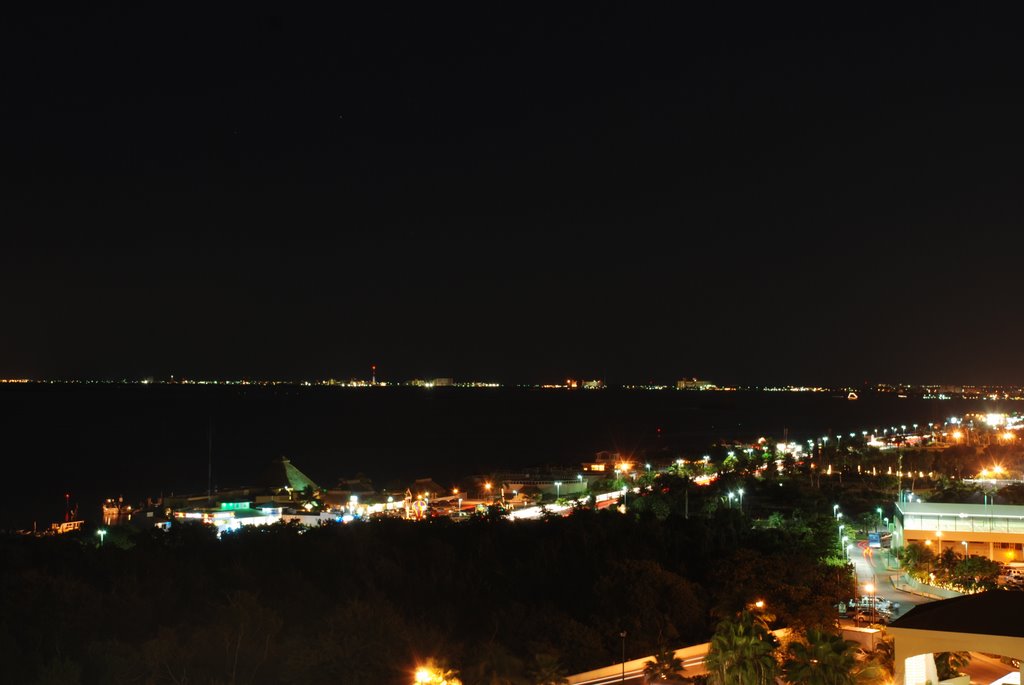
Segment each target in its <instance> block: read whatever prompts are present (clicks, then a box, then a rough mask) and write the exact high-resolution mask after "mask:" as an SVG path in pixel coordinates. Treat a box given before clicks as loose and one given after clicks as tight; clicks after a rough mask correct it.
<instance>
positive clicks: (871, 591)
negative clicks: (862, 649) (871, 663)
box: [864, 583, 877, 650]
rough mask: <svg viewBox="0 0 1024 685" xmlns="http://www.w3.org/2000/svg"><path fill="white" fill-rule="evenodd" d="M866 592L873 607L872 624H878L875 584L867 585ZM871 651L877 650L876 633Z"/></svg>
mask: <svg viewBox="0 0 1024 685" xmlns="http://www.w3.org/2000/svg"><path fill="white" fill-rule="evenodd" d="M864 590H865V591H866V592H867V593H868V597H869V598H870V602H869V603H870V606H871V622H872V623H875V622H877V619H876V617H875V606H876V605H875V584H874V583H868V584H867V585H865V586H864ZM871 649H872V650H874V649H875V634H874V633H871Z"/></svg>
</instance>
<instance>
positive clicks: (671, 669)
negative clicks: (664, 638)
mask: <svg viewBox="0 0 1024 685" xmlns="http://www.w3.org/2000/svg"><path fill="white" fill-rule="evenodd" d="M684 670H685V669H684V668H683V660H682V659H680V658H679V657H677V656H676V652H675V650H674V649H671V648H669V647H662V648H661V649H659V650H658V653H657V654H655V655H654V659H653V660H651V661H648V662H647V663H646V664H645V665H644V680H645V682H647V683H666V684H669V683H685V682H687V679H686V678H685V677H684V676H683V671H684Z"/></svg>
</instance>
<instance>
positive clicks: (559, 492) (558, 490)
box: [555, 480, 562, 499]
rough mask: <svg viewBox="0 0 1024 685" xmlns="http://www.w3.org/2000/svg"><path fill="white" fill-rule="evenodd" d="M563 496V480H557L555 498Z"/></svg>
mask: <svg viewBox="0 0 1024 685" xmlns="http://www.w3.org/2000/svg"><path fill="white" fill-rule="evenodd" d="M561 496H562V481H560V480H556V481H555V499H559V498H560V497H561Z"/></svg>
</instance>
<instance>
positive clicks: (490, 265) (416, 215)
mask: <svg viewBox="0 0 1024 685" xmlns="http://www.w3.org/2000/svg"><path fill="white" fill-rule="evenodd" d="M349 4H352V3H341V4H339V5H338V6H339V7H341V6H347V5H349ZM363 4H372V5H377V4H378V3H363ZM620 4H622V3H620ZM626 4H629V3H625V4H623V5H626ZM687 4H697V3H687ZM478 5H480V6H478V7H477V8H475V9H468V10H467V9H465V8H462V9H460V10H458V11H455V10H452V11H450V12H448V11H445V10H444V9H441V8H439V7H437V6H435V4H431V3H418V4H416V5H415V9H410V8H406V7H402V6H400V5H393V6H392V7H391V8H390V9H384V8H377V9H372V10H371V9H363V10H351V9H345V10H344V11H341V10H339V11H338V12H337V13H336V14H313V13H303V12H301V11H299V10H292V9H291V8H290V6H289V5H288V4H287V3H285V4H282V3H276V4H275V5H273V6H272V8H270V9H260V7H259V6H257V5H255V4H244V5H243V4H239V5H237V6H232V7H226V6H222V7H221V9H217V10H211V9H210V7H208V6H207V7H204V8H203V9H202V11H199V10H191V9H189V8H188V7H187V6H185V5H179V4H174V3H172V4H167V3H162V4H158V5H148V7H147V8H139V7H133V8H128V9H117V10H115V9H109V8H108V9H96V8H84V7H83V8H79V9H76V10H72V11H68V12H65V13H58V12H57V10H53V9H52V8H51V7H50V6H49V5H44V6H40V8H41V9H40V11H48V12H52V13H50V14H11V13H10V12H11V11H10V10H8V9H5V10H4V12H5V13H6V15H5V16H3V17H2V20H0V65H2V66H0V69H2V76H3V79H2V88H3V91H2V96H0V124H2V129H0V131H2V132H0V145H2V148H0V182H2V191H0V192H2V195H0V201H2V207H3V215H4V220H3V226H4V227H3V230H2V243H0V293H2V302H0V304H2V308H3V312H4V315H3V319H2V327H0V375H6V376H31V377H39V378H46V377H92V378H108V377H109V378H121V377H141V376H150V375H152V376H157V377H160V376H166V375H168V374H172V373H173V374H177V375H179V376H192V377H203V376H206V377H210V376H213V377H224V378H234V377H241V376H249V377H260V376H263V377H287V378H323V377H330V376H333V377H339V378H347V377H350V376H355V375H359V376H363V375H366V373H367V369H368V367H369V365H370V364H371V363H376V364H378V366H379V368H380V370H381V372H380V373H381V376H382V377H385V378H391V379H402V378H411V377H433V376H441V375H444V376H455V377H457V378H462V379H468V378H479V379H496V380H502V381H505V382H533V381H547V380H555V379H558V378H562V377H565V376H568V375H573V376H588V377H590V376H600V377H604V378H606V379H608V380H610V381H612V382H641V381H648V380H659V381H670V380H673V379H675V378H679V377H684V376H692V375H696V376H700V377H708V378H711V379H714V380H719V381H723V382H733V383H760V382H779V383H783V382H793V383H860V382H862V381H872V382H876V381H891V382H895V381H907V382H935V381H950V382H979V383H980V382H989V383H1000V382H1003V383H1010V382H1016V383H1021V382H1024V365H1022V364H1021V361H1020V357H1021V353H1020V350H1021V344H1020V341H1021V338H1022V334H1024V323H1022V321H1024V319H1022V317H1021V314H1020V307H1019V301H1020V295H1021V286H1020V283H1021V273H1020V257H1019V255H1020V247H1021V244H1022V242H1024V239H1022V238H1021V237H1020V226H1021V224H1022V218H1024V200H1022V198H1024V196H1022V192H1021V191H1022V180H1024V178H1022V177H1024V171H1022V168H1021V165H1022V160H1024V154H1022V153H1024V131H1022V127H1024V68H1022V67H1024V59H1022V58H1024V42H1022V41H1020V40H1019V22H1018V21H1017V18H1016V17H1010V16H1003V15H999V14H996V13H994V11H993V10H992V9H991V8H973V7H968V6H966V5H961V6H959V7H958V8H957V9H954V10H943V9H939V8H933V7H927V6H922V7H919V8H917V9H916V10H914V11H913V12H910V11H909V10H908V12H907V14H905V15H896V14H893V13H892V8H887V7H882V6H878V7H874V8H869V9H867V10H865V11H864V13H861V14H855V13H852V12H849V11H847V10H849V9H850V8H851V7H852V6H849V7H844V8H843V10H842V11H839V10H838V9H834V10H829V11H833V12H835V13H834V14H822V13H820V9H821V7H823V6H820V7H819V11H818V12H815V13H810V14H808V13H805V12H800V13H797V12H794V13H792V14H784V13H783V12H784V11H785V10H782V9H780V8H779V7H776V6H771V7H761V8H760V9H758V10H757V11H756V12H754V11H751V10H748V9H746V8H743V7H742V6H738V5H736V6H731V7H729V8H723V9H722V10H721V11H716V12H715V13H707V14H705V13H702V12H704V10H696V9H685V10H683V11H679V12H678V13H674V14H666V13H662V12H656V11H653V10H649V11H644V10H638V9H636V8H632V7H630V8H629V9H625V8H624V7H620V8H619V9H602V8H594V7H591V8H589V9H585V10H581V11H578V12H568V11H566V12H564V13H557V14H553V13H551V8H547V9H544V8H543V6H542V7H541V8H539V9H530V8H527V7H525V6H523V5H521V4H518V3H508V4H499V3H478ZM630 5H631V4H630ZM857 9H861V8H860V7H858V8H857Z"/></svg>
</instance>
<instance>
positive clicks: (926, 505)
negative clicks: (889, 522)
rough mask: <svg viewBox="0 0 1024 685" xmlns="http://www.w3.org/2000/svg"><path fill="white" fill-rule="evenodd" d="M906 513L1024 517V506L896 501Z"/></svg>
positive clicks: (898, 507)
mask: <svg viewBox="0 0 1024 685" xmlns="http://www.w3.org/2000/svg"><path fill="white" fill-rule="evenodd" d="M896 508H897V509H899V510H900V511H901V512H902V513H904V514H931V515H936V514H938V515H940V516H961V515H963V516H965V517H967V516H999V517H1021V518H1024V506H1021V505H1017V504H961V503H957V502H953V503H949V502H896Z"/></svg>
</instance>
